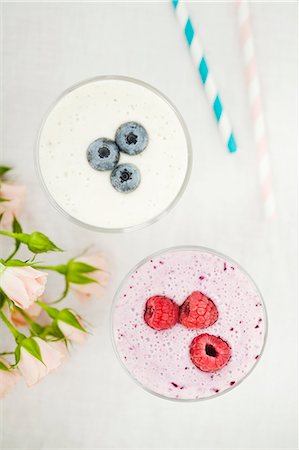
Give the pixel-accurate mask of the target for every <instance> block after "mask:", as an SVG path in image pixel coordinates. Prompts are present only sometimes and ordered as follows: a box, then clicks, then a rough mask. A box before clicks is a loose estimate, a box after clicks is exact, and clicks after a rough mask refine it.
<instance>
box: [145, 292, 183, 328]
mask: <svg viewBox="0 0 299 450" xmlns="http://www.w3.org/2000/svg"><path fill="white" fill-rule="evenodd" d="M178 317H179V307H178V305H177V304H176V303H174V301H173V300H171V299H170V298H168V297H165V296H163V295H155V296H154V297H150V298H149V299H148V300H147V302H146V305H145V311H144V320H145V322H146V323H147V324H148V326H149V327H151V328H153V329H154V330H166V329H167V328H171V327H173V325H175V324H176V323H177V321H178Z"/></svg>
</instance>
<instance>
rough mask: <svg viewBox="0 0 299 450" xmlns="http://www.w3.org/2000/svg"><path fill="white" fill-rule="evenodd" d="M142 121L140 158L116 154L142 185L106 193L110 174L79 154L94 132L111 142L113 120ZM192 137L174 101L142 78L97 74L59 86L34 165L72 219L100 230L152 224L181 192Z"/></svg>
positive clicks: (187, 171)
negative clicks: (143, 146)
mask: <svg viewBox="0 0 299 450" xmlns="http://www.w3.org/2000/svg"><path fill="white" fill-rule="evenodd" d="M127 121H136V122H140V123H142V124H143V125H144V126H145V128H146V129H147V131H148V134H149V144H148V146H147V148H146V149H145V150H144V151H143V152H142V153H141V154H139V155H136V156H128V155H125V154H123V153H121V158H120V161H119V162H120V163H122V162H129V163H133V164H135V165H137V166H138V167H139V169H140V171H141V183H140V186H139V187H138V188H137V189H136V191H134V192H132V193H129V194H124V193H119V192H116V191H114V190H113V188H112V186H111V184H110V180H109V177H110V172H109V173H107V172H97V171H95V170H94V169H92V168H91V167H90V166H89V164H88V162H87V158H86V150H87V147H88V145H89V144H90V143H91V142H92V141H93V140H95V139H96V138H98V137H107V138H109V139H114V134H115V131H116V129H117V128H118V126H119V125H121V123H123V122H127ZM191 160H192V153H191V141H190V136H189V133H188V130H187V127H186V124H185V122H184V120H183V118H182V116H181V114H180V113H179V111H178V110H177V109H176V108H175V106H174V105H173V104H172V103H171V101H170V100H169V99H168V98H166V97H165V96H164V95H163V94H162V93H161V92H159V91H158V90H157V89H155V88H153V87H152V86H150V85H148V84H147V83H144V82H143V81H139V80H135V79H133V78H129V77H123V76H99V77H96V78H93V79H90V80H87V81H83V82H81V83H79V84H76V85H75V86H73V87H71V88H70V89H68V90H66V91H65V92H64V93H63V94H62V95H61V96H60V97H59V98H58V100H56V102H55V103H54V104H53V105H52V107H51V108H50V110H49V112H48V114H47V115H46V118H45V119H44V121H43V123H42V126H41V129H40V132H39V136H38V140H37V147H36V151H35V162H36V168H37V172H38V175H39V179H40V182H41V185H42V186H43V188H44V190H45V192H46V195H47V197H48V199H49V201H50V202H51V203H52V205H54V207H55V208H56V209H57V210H58V211H60V212H61V213H62V214H63V215H64V216H66V217H67V218H68V219H70V220H71V221H73V222H75V223H77V224H78V225H82V226H84V227H87V228H90V229H93V230H97V231H103V232H123V231H128V230H135V229H139V228H142V227H144V226H146V225H149V224H152V223H154V222H156V221H157V220H158V219H160V218H161V217H162V216H164V215H165V214H166V213H167V212H168V211H170V209H171V208H173V207H174V206H175V204H176V202H177V201H178V200H179V198H180V197H181V195H182V193H183V192H184V190H185V188H186V185H187V183H188V180H189V176H190V170H191Z"/></svg>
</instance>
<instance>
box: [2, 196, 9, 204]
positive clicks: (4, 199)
mask: <svg viewBox="0 0 299 450" xmlns="http://www.w3.org/2000/svg"><path fill="white" fill-rule="evenodd" d="M2 202H10V200H9V198H3V197H0V203H2Z"/></svg>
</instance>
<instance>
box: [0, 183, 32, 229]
mask: <svg viewBox="0 0 299 450" xmlns="http://www.w3.org/2000/svg"><path fill="white" fill-rule="evenodd" d="M25 191H26V187H25V186H20V185H17V184H8V183H1V185H0V197H1V198H4V199H7V201H5V202H3V201H2V202H0V216H1V214H2V217H1V219H0V228H2V229H4V230H11V227H12V223H13V219H14V216H15V217H18V216H19V214H20V211H21V208H22V205H23V202H24V197H25Z"/></svg>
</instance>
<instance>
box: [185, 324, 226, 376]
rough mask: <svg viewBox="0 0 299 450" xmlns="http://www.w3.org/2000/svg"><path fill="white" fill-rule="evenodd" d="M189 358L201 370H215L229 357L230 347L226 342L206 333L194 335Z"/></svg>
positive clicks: (224, 363) (220, 367) (222, 365)
mask: <svg viewBox="0 0 299 450" xmlns="http://www.w3.org/2000/svg"><path fill="white" fill-rule="evenodd" d="M189 351H190V358H191V361H192V362H193V364H194V365H195V366H196V367H198V369H200V370H202V371H203V372H216V370H219V369H222V367H224V366H225V365H226V364H227V362H228V361H229V359H230V356H231V349H230V346H229V345H228V343H227V342H225V341H224V340H223V339H221V338H220V337H217V336H213V335H211V334H208V333H204V334H200V335H199V336H196V337H195V338H194V339H193V341H192V342H191V345H190V350H189Z"/></svg>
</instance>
